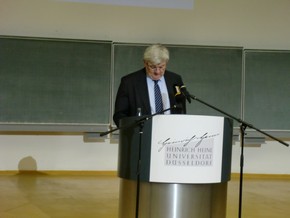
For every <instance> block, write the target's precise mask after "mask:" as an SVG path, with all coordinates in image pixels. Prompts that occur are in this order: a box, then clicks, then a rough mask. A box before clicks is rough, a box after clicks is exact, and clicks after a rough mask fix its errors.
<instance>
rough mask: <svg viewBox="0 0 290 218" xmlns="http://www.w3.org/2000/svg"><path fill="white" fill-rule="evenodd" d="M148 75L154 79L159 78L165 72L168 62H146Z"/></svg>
mask: <svg viewBox="0 0 290 218" xmlns="http://www.w3.org/2000/svg"><path fill="white" fill-rule="evenodd" d="M144 65H145V69H146V73H147V75H148V76H149V77H150V78H151V79H153V80H159V79H160V78H161V77H162V76H163V75H164V72H165V69H166V62H161V63H160V64H156V65H154V64H151V63H150V62H144Z"/></svg>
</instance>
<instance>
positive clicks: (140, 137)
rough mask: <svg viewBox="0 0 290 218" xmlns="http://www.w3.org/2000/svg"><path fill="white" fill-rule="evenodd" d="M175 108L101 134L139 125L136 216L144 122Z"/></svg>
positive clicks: (138, 199)
mask: <svg viewBox="0 0 290 218" xmlns="http://www.w3.org/2000/svg"><path fill="white" fill-rule="evenodd" d="M175 108H177V106H176V105H174V106H173V107H170V108H167V109H165V110H163V111H160V112H158V113H155V114H152V115H146V116H142V117H140V118H139V119H137V120H136V121H135V122H133V123H132V124H128V125H124V126H121V127H117V128H115V129H112V130H109V131H106V132H102V133H100V136H105V135H108V134H109V133H112V132H115V131H117V130H120V129H128V128H132V127H136V126H139V145H138V162H137V185H136V207H135V218H138V217H139V201H140V173H141V172H140V171H141V147H142V135H143V127H144V123H145V122H146V121H148V120H150V119H152V117H154V116H156V115H158V114H164V113H165V112H166V111H169V110H172V109H175Z"/></svg>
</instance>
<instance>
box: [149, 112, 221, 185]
mask: <svg viewBox="0 0 290 218" xmlns="http://www.w3.org/2000/svg"><path fill="white" fill-rule="evenodd" d="M152 119H153V120H152V138H151V160H150V176H149V181H150V182H161V183H190V184H194V183H195V184H199V183H200V184H203V183H207V184H208V183H219V182H221V175H222V173H221V171H222V158H223V136H224V117H217V116H193V115H173V114H172V115H157V116H154V117H153V118H152Z"/></svg>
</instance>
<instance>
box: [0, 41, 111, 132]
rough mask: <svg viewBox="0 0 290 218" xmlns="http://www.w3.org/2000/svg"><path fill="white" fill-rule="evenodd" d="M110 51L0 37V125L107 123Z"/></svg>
mask: <svg viewBox="0 0 290 218" xmlns="http://www.w3.org/2000/svg"><path fill="white" fill-rule="evenodd" d="M111 47H112V43H111V42H107V41H82V40H64V39H45V38H21V37H0V124H55V125H57V124H64V125H74V126H81V125H97V124H98V125H99V124H104V125H108V123H109V119H110V113H109V111H110V75H111V73H110V72H111Z"/></svg>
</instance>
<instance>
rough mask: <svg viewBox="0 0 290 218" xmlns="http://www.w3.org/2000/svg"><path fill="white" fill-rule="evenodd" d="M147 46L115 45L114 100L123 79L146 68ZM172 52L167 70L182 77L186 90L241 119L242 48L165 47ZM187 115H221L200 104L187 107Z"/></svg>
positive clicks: (193, 103)
mask: <svg viewBox="0 0 290 218" xmlns="http://www.w3.org/2000/svg"><path fill="white" fill-rule="evenodd" d="M147 46H148V45H146V44H122V43H115V44H114V66H115V67H114V85H113V93H114V97H113V98H114V99H115V96H116V92H117V89H118V86H119V84H120V79H121V77H122V76H124V75H126V74H128V73H131V72H134V71H136V70H138V69H140V68H142V67H143V59H142V58H143V53H144V50H145V48H146V47H147ZM166 47H167V48H168V49H169V52H170V61H169V64H168V66H167V69H168V70H171V71H174V72H176V73H178V74H180V75H182V77H183V82H184V83H185V85H186V86H187V90H188V91H189V92H190V93H191V94H193V95H195V96H197V97H198V98H200V99H202V100H203V101H206V102H207V103H209V104H212V105H214V106H216V107H218V108H220V109H222V110H224V111H226V112H228V113H230V114H232V115H234V116H237V117H240V116H241V78H242V65H243V64H242V63H243V62H242V58H243V49H242V48H240V47H207V46H183V45H166ZM187 113H188V114H196V115H222V114H220V113H219V112H216V111H214V110H213V109H211V108H208V107H207V106H204V105H202V104H201V103H199V102H196V101H193V102H192V103H191V104H187Z"/></svg>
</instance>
